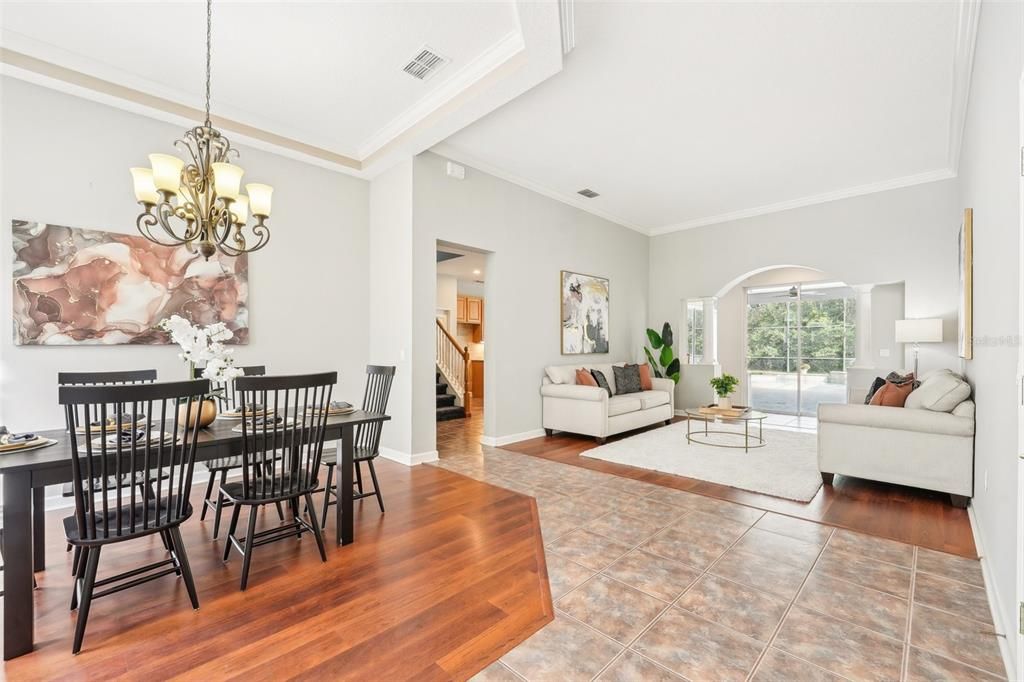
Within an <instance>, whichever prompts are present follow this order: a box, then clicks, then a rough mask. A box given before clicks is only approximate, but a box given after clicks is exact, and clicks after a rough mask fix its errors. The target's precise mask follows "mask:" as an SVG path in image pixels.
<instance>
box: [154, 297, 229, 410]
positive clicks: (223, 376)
mask: <svg viewBox="0 0 1024 682" xmlns="http://www.w3.org/2000/svg"><path fill="white" fill-rule="evenodd" d="M158 326H159V327H160V329H162V330H164V331H165V332H167V333H168V334H170V335H171V340H172V341H174V343H176V344H178V346H179V347H180V348H181V353H179V354H178V357H179V358H181V359H182V360H183V361H184V362H187V363H188V379H189V381H191V380H192V379H193V378H194V376H195V367H196V363H197V362H204V363H206V364H205V366H204V369H203V375H202V376H203V378H204V379H209V380H211V381H216V382H221V383H222V382H225V381H229V380H231V379H234V378H235V377H240V376H242V370H241V369H239V368H238V367H235V360H234V358H232V357H231V356H232V355H233V354H234V350H233V349H231V348H227V347H226V346H225V345H224V342H225V341H227V340H228V339H230V338H231V337H232V336H234V334H233V333H232V331H231V330H230V329H228V328H227V325H225V324H224V323H223V322H216V323H214V324H209V325H206V326H205V327H200V326H198V325H194V324H192V323H191V322H189V321H188V320H186V319H185V318H183V317H181V316H179V315H172V316H171V317H170V318H169V319H166V320H163V321H162V322H161V323H160V324H159V325H158ZM223 395H224V388H223V387H220V388H216V389H214V390H212V391H210V392H209V393H207V394H206V395H205V396H203V399H202V401H201V402H200V403H199V404H195V403H193V404H192V407H191V408H189V409H187V408H186V406H185V405H181V406H180V407H178V419H179V420H180V421H181V422H183V423H184V424H188V425H189V426H191V425H193V424H194V423H195V422H196V420H198V421H199V426H200V427H207V426H209V425H210V424H212V423H213V420H214V419H216V418H217V400H216V399H217V398H220V397H222V396H223Z"/></svg>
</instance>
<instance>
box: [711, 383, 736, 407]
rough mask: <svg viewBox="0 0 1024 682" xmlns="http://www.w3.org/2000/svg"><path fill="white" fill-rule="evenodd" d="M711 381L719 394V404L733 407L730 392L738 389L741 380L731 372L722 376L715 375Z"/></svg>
mask: <svg viewBox="0 0 1024 682" xmlns="http://www.w3.org/2000/svg"><path fill="white" fill-rule="evenodd" d="M710 383H711V387H712V388H713V389H715V393H716V394H718V406H719V407H724V408H726V409H728V408H730V407H732V401H731V400H729V394H730V393H732V392H733V391H735V390H736V386H738V385H739V383H740V380H739V379H737V378H736V377H734V376H733V375H731V374H723V375H722V376H720V377H713V378H712V379H711V382H710Z"/></svg>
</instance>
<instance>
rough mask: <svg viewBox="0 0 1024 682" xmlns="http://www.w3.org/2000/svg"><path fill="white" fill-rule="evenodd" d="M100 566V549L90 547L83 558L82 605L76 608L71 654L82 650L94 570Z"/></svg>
mask: <svg viewBox="0 0 1024 682" xmlns="http://www.w3.org/2000/svg"><path fill="white" fill-rule="evenodd" d="M99 564H100V548H99V547H92V548H90V550H89V555H88V556H87V557H85V575H83V576H82V603H81V604H79V606H78V619H77V620H76V621H75V641H74V644H72V646H71V653H73V654H77V653H78V652H79V651H81V650H82V639H83V638H84V637H85V626H86V623H88V621H89V606H91V605H92V588H93V586H94V585H95V584H96V569H97V568H98V567H99Z"/></svg>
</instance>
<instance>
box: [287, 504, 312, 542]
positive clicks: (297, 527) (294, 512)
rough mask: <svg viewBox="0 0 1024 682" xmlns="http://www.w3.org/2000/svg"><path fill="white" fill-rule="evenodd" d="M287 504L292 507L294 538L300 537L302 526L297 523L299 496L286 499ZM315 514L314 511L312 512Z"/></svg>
mask: <svg viewBox="0 0 1024 682" xmlns="http://www.w3.org/2000/svg"><path fill="white" fill-rule="evenodd" d="M288 506H289V507H291V509H292V522H293V523H294V524H295V539H296V540H301V539H302V526H301V525H300V524H299V498H297V497H295V498H292V499H290V500H288ZM313 515H316V512H313Z"/></svg>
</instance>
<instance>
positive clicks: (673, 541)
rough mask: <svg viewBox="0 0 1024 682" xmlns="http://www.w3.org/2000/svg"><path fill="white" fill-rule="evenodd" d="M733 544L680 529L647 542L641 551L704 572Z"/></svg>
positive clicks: (670, 530)
mask: <svg viewBox="0 0 1024 682" xmlns="http://www.w3.org/2000/svg"><path fill="white" fill-rule="evenodd" d="M731 544H732V541H731V540H720V539H718V538H715V537H704V536H698V535H695V534H693V533H689V532H687V531H685V530H680V529H678V528H668V529H666V530H663V531H662V532H660V533H658V534H657V535H655V536H654V537H653V538H651V539H650V540H648V541H647V542H645V543H644V544H643V545H641V547H640V549H642V550H644V551H646V552H650V553H652V554H657V555H658V556H661V557H665V558H666V559H672V560H673V561H679V562H681V563H684V564H686V565H687V566H690V567H692V568H696V569H698V570H701V571H703V570H704V569H705V568H707V567H708V566H710V565H711V564H712V562H714V561H715V559H717V558H718V557H720V556H721V555H722V554H723V553H724V552H725V550H726V549H728V548H729V545H731Z"/></svg>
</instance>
